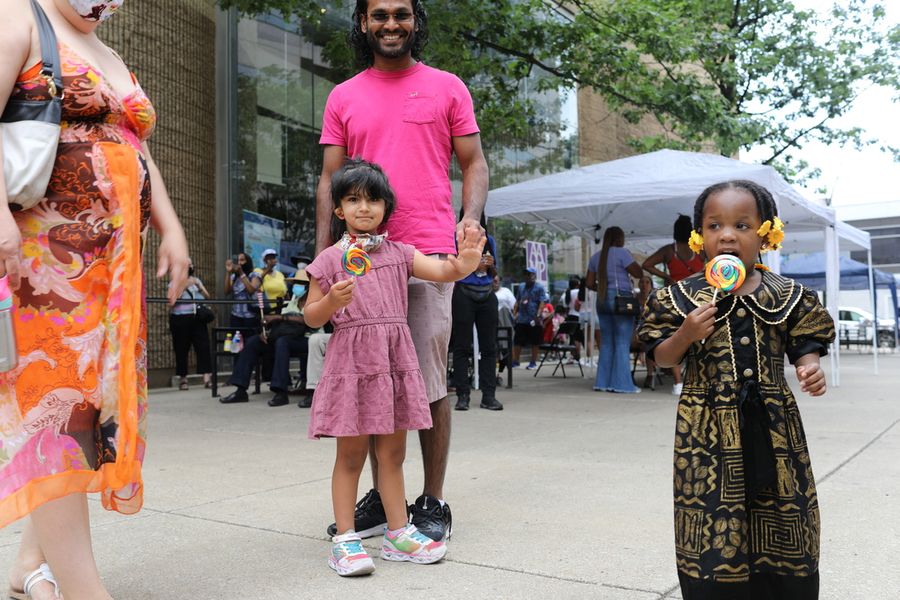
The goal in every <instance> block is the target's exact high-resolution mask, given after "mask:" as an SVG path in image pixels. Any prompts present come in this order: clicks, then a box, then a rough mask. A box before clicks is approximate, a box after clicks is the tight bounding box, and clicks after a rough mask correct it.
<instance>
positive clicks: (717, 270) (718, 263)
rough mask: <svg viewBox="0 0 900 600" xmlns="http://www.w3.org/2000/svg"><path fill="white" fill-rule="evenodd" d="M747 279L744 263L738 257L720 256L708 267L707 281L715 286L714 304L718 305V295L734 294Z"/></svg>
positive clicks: (710, 262)
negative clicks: (720, 293) (720, 292)
mask: <svg viewBox="0 0 900 600" xmlns="http://www.w3.org/2000/svg"><path fill="white" fill-rule="evenodd" d="M746 277H747V269H746V268H745V267H744V263H743V262H741V259H739V258H738V257H736V256H731V255H730V254H720V255H719V256H717V257H715V258H714V259H712V260H711V261H709V263H707V265H706V281H707V282H708V283H709V285H711V286H713V287H714V288H715V290H713V297H712V304H715V303H716V294H718V293H719V290H722V293H728V292H733V291H734V290H736V289H738V288H739V287H741V284H742V283H744V279H745V278H746Z"/></svg>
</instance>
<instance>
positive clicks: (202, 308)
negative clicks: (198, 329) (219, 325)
mask: <svg viewBox="0 0 900 600" xmlns="http://www.w3.org/2000/svg"><path fill="white" fill-rule="evenodd" d="M196 315H197V320H199V321H200V322H201V323H204V324H209V323H212V322H213V321H215V320H216V313H214V312H213V310H212V309H211V308H210V307H208V306H206V305H205V304H198V305H197V313H196Z"/></svg>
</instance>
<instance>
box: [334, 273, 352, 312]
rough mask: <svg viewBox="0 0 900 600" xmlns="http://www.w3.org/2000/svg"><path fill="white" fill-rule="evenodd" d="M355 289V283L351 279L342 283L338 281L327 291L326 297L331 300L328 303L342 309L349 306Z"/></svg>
mask: <svg viewBox="0 0 900 600" xmlns="http://www.w3.org/2000/svg"><path fill="white" fill-rule="evenodd" d="M355 288H356V281H354V280H353V279H345V280H343V281H338V282H337V283H335V284H334V285H333V286H331V289H330V290H328V297H329V298H330V299H331V300H330V302H331V303H332V304H333V305H334V306H336V307H338V308H341V307H344V306H347V305H348V304H350V301H351V300H353V290H354V289H355Z"/></svg>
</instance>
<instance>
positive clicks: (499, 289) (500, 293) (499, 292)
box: [493, 273, 516, 323]
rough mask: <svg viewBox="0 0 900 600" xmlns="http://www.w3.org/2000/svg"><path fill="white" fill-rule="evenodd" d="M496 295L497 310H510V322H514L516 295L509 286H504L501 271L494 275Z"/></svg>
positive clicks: (499, 311) (500, 311)
mask: <svg viewBox="0 0 900 600" xmlns="http://www.w3.org/2000/svg"><path fill="white" fill-rule="evenodd" d="M493 283H494V295H495V296H497V312H498V313H502V312H503V311H504V310H507V311H509V315H510V323H511V322H512V321H511V319H512V313H513V311H514V310H515V308H516V295H515V294H513V293H512V290H510V289H509V288H508V287H503V282H502V281H501V280H500V275H499V273H498V274H496V275H494V280H493Z"/></svg>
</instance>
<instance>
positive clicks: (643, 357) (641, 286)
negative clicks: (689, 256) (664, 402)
mask: <svg viewBox="0 0 900 600" xmlns="http://www.w3.org/2000/svg"><path fill="white" fill-rule="evenodd" d="M653 289H654V288H653V278H651V277H650V276H649V275H647V274H646V273H644V274H643V275H641V281H640V282H639V283H638V305H640V307H641V311H642V312H643V309H644V306H646V305H647V299H648V298H650V294H652V293H653ZM631 346H632V348H640V349H641V350H640V352H639V354H638V361H639V362H642V363H643V364H644V366H646V367H647V376H646V377H645V378H644V385H643V387H645V388H648V387H650V384H651V383H652V381H653V372H654V371H655V370H656V361H654V360H653V358H652V357H651V356H648V355H647V353H646V352H644V350H643V346H642V344H641V342H640V340H639V339H638V335H637V321H635V330H634V335H633V336H632V338H631Z"/></svg>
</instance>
